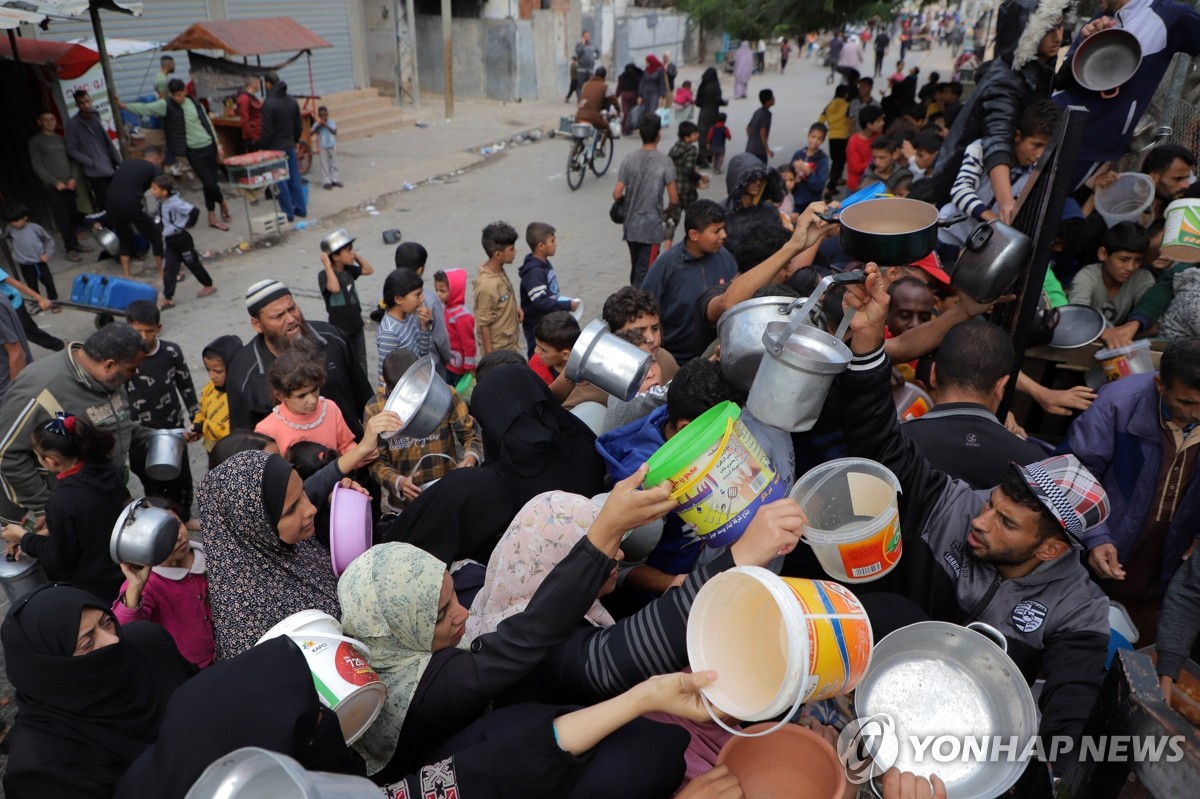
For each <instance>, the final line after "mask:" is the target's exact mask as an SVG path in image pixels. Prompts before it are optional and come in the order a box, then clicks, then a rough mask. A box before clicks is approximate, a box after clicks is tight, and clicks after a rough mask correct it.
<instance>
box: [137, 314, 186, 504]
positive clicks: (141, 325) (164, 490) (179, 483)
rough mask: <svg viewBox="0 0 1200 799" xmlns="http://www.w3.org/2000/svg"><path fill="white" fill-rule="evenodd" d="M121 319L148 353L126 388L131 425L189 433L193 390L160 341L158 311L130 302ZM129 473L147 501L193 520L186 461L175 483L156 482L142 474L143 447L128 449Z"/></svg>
mask: <svg viewBox="0 0 1200 799" xmlns="http://www.w3.org/2000/svg"><path fill="white" fill-rule="evenodd" d="M125 319H126V321H128V322H129V326H130V327H132V328H133V329H134V330H136V331H137V332H138V334H139V335H140V336H141V337H142V339H143V340H144V341H145V342H146V344H148V345H149V347H150V352H149V353H147V354H146V357H145V359H144V360H143V361H142V363H141V365H140V366H139V367H138V369H137V372H136V373H135V374H134V376H133V377H132V378H130V380H129V382H128V383H126V384H125V391H126V392H127V393H128V394H129V407H130V415H131V416H132V418H133V421H134V422H136V423H137V424H140V425H141V426H142V427H149V428H150V429H152V430H176V429H179V428H182V427H187V428H189V430H190V428H191V425H190V424H188V420H190V419H195V418H196V415H197V414H198V413H199V411H200V403H199V402H198V401H197V400H196V387H195V386H194V385H193V384H192V374H191V372H189V371H188V366H187V360H186V359H185V358H184V357H183V351H182V350H181V349H180V348H179V345H178V344H175V343H174V342H171V341H167V340H165V339H161V338H159V334H160V333H162V319H161V316H160V315H159V310H158V306H157V305H156V304H155V303H154V302H152V301H150V300H137V301H135V302H131V303H129V307H128V308H126V309H125ZM185 437H186V438H187V440H188V441H195V440H196V439H197V438H199V436H197V435H196V434H195V433H194V432H188V433H186V434H185ZM129 468H130V470H131V471H132V472H133V473H134V474H136V475H137V476H138V479H139V480H141V481H142V488H144V489H145V495H146V496H148V497H166V498H167V499H170V500H172V501H174V502H175V503H176V504H178V505H179V507H180V508H181V509H182V510H183V521H185V522H186V521H187V520H188V519H189V518H191V510H192V470H191V468H190V467H189V466H188V459H187V458H186V457H185V458H184V459H183V465H182V467H181V468H180V471H179V476H178V477H176V478H175V479H174V480H166V481H160V480H155V479H153V478H151V477H149V476H148V475H147V474H146V448H145V446H144V445H139V444H134V445H132V446H131V447H130V449H129Z"/></svg>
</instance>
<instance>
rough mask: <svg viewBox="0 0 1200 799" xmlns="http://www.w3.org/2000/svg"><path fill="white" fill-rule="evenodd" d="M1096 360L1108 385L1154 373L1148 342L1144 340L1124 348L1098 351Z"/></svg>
mask: <svg viewBox="0 0 1200 799" xmlns="http://www.w3.org/2000/svg"><path fill="white" fill-rule="evenodd" d="M1096 360H1097V361H1099V362H1100V368H1101V369H1103V370H1104V377H1105V379H1106V380H1107V381H1108V382H1109V383H1111V382H1113V381H1114V380H1120V379H1121V378H1122V377H1129V376H1130V375H1140V374H1145V373H1146V372H1153V371H1154V358H1153V357H1152V356H1151V355H1150V341H1149V340H1148V339H1144V338H1143V339H1138V340H1137V341H1135V342H1133V343H1132V344H1129V345H1127V346H1124V347H1113V348H1112V349H1111V350H1100V351H1099V352H1097V353H1096Z"/></svg>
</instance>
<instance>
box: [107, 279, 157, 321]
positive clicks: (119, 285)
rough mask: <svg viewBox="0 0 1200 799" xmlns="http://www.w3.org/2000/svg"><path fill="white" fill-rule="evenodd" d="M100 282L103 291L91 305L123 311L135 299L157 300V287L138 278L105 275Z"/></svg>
mask: <svg viewBox="0 0 1200 799" xmlns="http://www.w3.org/2000/svg"><path fill="white" fill-rule="evenodd" d="M101 282H102V283H103V292H102V294H101V296H100V297H99V298H98V301H96V300H93V302H92V303H91V304H92V305H100V306H103V307H105V308H111V309H113V310H114V311H121V312H124V311H125V309H126V308H128V307H129V303H131V302H133V301H135V300H150V301H151V302H155V301H156V300H158V289H156V288H155V287H154V286H151V285H150V284H149V283H143V282H141V281H140V280H129V279H127V278H123V277H106V278H104V280H103V281H101Z"/></svg>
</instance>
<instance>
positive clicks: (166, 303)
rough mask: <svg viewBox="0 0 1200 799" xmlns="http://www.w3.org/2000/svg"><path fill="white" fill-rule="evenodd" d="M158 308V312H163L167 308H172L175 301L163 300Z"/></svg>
mask: <svg viewBox="0 0 1200 799" xmlns="http://www.w3.org/2000/svg"><path fill="white" fill-rule="evenodd" d="M158 307H159V310H163V311H165V310H166V309H168V308H174V307H175V300H163V301H162V302H161V303H159V305H158Z"/></svg>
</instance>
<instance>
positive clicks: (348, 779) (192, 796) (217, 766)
mask: <svg viewBox="0 0 1200 799" xmlns="http://www.w3.org/2000/svg"><path fill="white" fill-rule="evenodd" d="M268 796H269V797H271V799H379V796H380V789H379V787H378V786H377V785H375V783H373V782H371V781H370V780H368V779H367V778H366V777H356V776H354V775H352V774H331V773H327V772H323V771H308V770H306V769H305V768H304V766H302V765H300V764H299V763H297V762H296V761H295V760H293V759H292V758H290V757H288V756H287V755H283V754H279V753H278V752H269V751H267V750H266V749H259V748H258V747H256V746H244V747H242V748H241V749H237V750H234V751H233V752H230V753H229V754H227V755H225V756H224V757H221V758H218V759H217V760H216V761H214V762H213V763H212V765H210V766H209V767H208V768H206V769H205V770H204V773H203V774H201V775H200V778H199V779H197V780H196V781H195V782H194V783H192V787H191V789H190V790H188V792H187V795H186V796H185V797H184V799H261V798H262V797H268Z"/></svg>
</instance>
